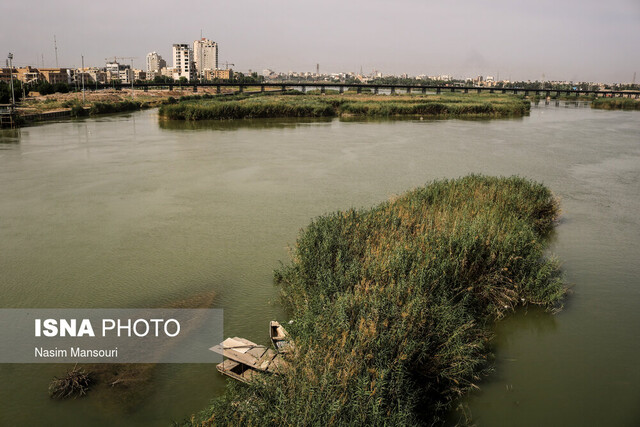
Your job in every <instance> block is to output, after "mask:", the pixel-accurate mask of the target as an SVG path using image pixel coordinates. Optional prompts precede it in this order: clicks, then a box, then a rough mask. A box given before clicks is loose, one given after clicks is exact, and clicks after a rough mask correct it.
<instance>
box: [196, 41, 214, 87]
mask: <svg viewBox="0 0 640 427" xmlns="http://www.w3.org/2000/svg"><path fill="white" fill-rule="evenodd" d="M193 54H194V58H195V59H194V62H195V64H196V70H197V72H198V76H200V77H203V76H204V72H205V70H217V69H218V43H216V42H213V41H211V40H209V39H206V38H202V39H200V40H196V41H194V42H193Z"/></svg>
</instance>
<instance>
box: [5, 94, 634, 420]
mask: <svg viewBox="0 0 640 427" xmlns="http://www.w3.org/2000/svg"><path fill="white" fill-rule="evenodd" d="M638 135H640V113H638V112H617V111H594V110H590V109H588V108H584V106H582V105H580V106H578V107H575V106H571V107H564V105H562V106H561V107H555V106H553V105H551V106H544V105H540V106H539V107H534V108H533V109H532V111H531V115H530V116H529V117H525V118H521V119H513V120H482V121H466V120H441V121H418V120H400V121H373V122H358V121H349V122H341V121H339V120H319V121H308V120H307V121H297V120H257V121H244V122H214V123H202V124H185V123H171V122H159V120H158V118H157V116H156V112H155V111H145V112H139V113H135V114H130V115H117V116H110V117H104V118H97V119H86V120H78V121H68V122H61V123H49V124H44V125H41V126H34V127H28V128H23V129H21V130H19V131H2V132H0V183H1V184H0V295H1V297H0V307H65V308H72V307H105V308H110V307H150V306H161V305H166V304H171V303H173V302H175V301H179V300H181V299H185V298H192V297H193V296H197V295H199V294H203V293H208V292H211V291H213V292H215V294H216V296H215V303H214V305H215V307H220V308H224V310H225V334H226V335H228V336H235V335H237V336H243V337H246V338H248V339H251V340H253V341H256V342H259V343H263V344H266V343H267V338H268V336H267V322H268V321H269V320H271V319H275V318H277V319H286V315H285V313H283V312H282V310H281V308H280V307H279V304H278V301H277V289H275V288H274V287H273V284H272V272H273V269H274V268H276V267H277V266H278V265H279V262H280V261H285V262H286V259H287V256H288V253H287V246H288V245H291V244H293V243H294V242H295V238H296V236H297V234H298V231H299V230H300V228H302V227H304V226H305V225H306V224H308V223H309V221H310V220H311V219H312V218H313V217H315V216H318V215H321V214H323V213H326V212H330V211H334V210H338V209H347V208H349V207H362V206H371V205H374V204H377V203H378V202H380V201H383V200H385V199H387V198H389V197H391V196H392V195H394V194H398V193H402V192H404V191H406V190H408V189H410V188H412V187H415V186H418V185H422V184H424V183H426V182H428V181H430V180H433V179H439V178H443V177H449V178H455V177H459V176H462V175H466V174H468V173H472V172H474V173H484V174H491V175H513V174H518V175H521V176H525V177H529V178H532V179H535V180H539V181H541V182H543V183H545V184H546V185H548V186H549V187H550V188H551V189H552V190H553V191H554V193H556V194H557V195H558V196H559V197H560V198H561V203H562V210H563V218H562V221H561V223H560V224H559V226H558V228H557V230H556V233H555V235H554V237H553V240H552V245H551V251H552V252H553V253H555V254H556V255H557V256H558V257H559V258H560V259H561V260H562V261H563V269H564V271H565V274H566V277H567V279H568V281H569V282H570V283H571V284H572V285H573V294H572V295H571V296H570V297H569V299H568V301H567V305H566V307H565V309H564V310H563V311H562V312H561V313H559V314H557V315H556V316H551V315H548V314H546V313H540V312H538V311H536V310H529V311H528V312H524V311H523V312H520V313H517V314H515V315H513V316H511V317H509V318H507V319H505V320H504V321H502V322H500V323H499V324H498V325H497V327H496V334H497V335H496V340H495V344H496V361H495V367H496V369H495V372H494V374H493V375H492V376H490V377H489V378H487V379H486V380H485V381H483V382H482V383H481V384H480V386H481V391H480V392H477V393H473V394H471V395H470V396H469V397H467V398H466V399H464V401H462V402H461V404H462V405H463V406H464V407H465V408H466V409H465V413H466V414H467V416H469V417H471V418H472V419H473V420H474V421H475V422H477V423H478V424H479V425H486V426H489V425H532V426H533V425H575V426H582V425H611V426H626V425H634V424H637V423H638V422H639V421H640V405H639V403H640V365H639V364H638V363H637V361H638V360H640V341H639V340H638V339H637V337H638V328H639V327H640V310H639V309H640V298H639V297H640V286H639V285H640V284H639V283H638V282H639V279H638V278H639V277H640V274H639V273H640V267H639V266H638V263H637V260H638V259H640V219H639V216H638V212H639V211H640V200H639V198H638V195H639V194H640V144H639V140H638ZM212 344H214V343H212ZM63 370H64V367H60V366H53V365H48V366H42V365H40V366H33V365H0V383H1V384H3V385H2V387H0V424H2V425H4V424H24V425H30V424H45V423H46V424H48V425H86V424H93V425H113V424H116V423H117V424H120V425H142V424H146V425H158V424H161V425H163V424H168V423H169V422H170V421H171V420H179V419H182V418H184V417H186V416H188V415H189V414H191V413H194V412H196V411H198V410H200V409H202V408H203V407H205V406H206V404H207V402H208V401H209V400H210V398H211V397H213V396H216V395H219V394H220V393H222V392H223V390H224V385H225V380H224V379H223V378H221V377H220V375H219V374H218V373H217V372H216V370H215V367H214V366H208V365H163V366H159V367H158V369H156V372H155V373H154V375H155V376H154V381H153V388H152V389H151V390H149V392H148V394H147V397H146V398H145V399H143V400H142V401H141V402H140V403H139V404H137V405H136V406H135V407H134V408H127V409H122V408H121V407H119V406H118V404H117V402H114V401H113V399H112V398H110V397H109V396H104V395H96V394H93V395H92V394H90V395H89V397H88V398H85V399H78V400H75V401H69V402H55V401H51V400H50V399H49V398H48V397H47V391H46V390H47V385H48V382H49V380H50V379H51V377H52V376H54V375H60V374H61V372H62V371H63ZM459 416H460V414H455V415H452V419H457V417H459Z"/></svg>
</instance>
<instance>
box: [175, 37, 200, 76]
mask: <svg viewBox="0 0 640 427" xmlns="http://www.w3.org/2000/svg"><path fill="white" fill-rule="evenodd" d="M173 69H174V70H173V78H174V79H175V80H178V79H179V78H180V77H186V79H187V80H191V79H194V78H196V70H195V64H194V62H193V50H191V48H190V47H189V45H188V44H174V45H173Z"/></svg>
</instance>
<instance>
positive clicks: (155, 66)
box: [147, 52, 167, 73]
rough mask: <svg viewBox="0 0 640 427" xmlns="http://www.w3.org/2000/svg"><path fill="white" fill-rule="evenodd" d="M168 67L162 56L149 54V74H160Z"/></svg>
mask: <svg viewBox="0 0 640 427" xmlns="http://www.w3.org/2000/svg"><path fill="white" fill-rule="evenodd" d="M166 66H167V61H165V60H164V59H162V56H160V55H158V53H156V52H151V53H148V54H147V73H151V72H159V71H160V70H162V68H164V67H166Z"/></svg>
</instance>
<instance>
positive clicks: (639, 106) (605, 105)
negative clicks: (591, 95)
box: [591, 98, 640, 110]
mask: <svg viewBox="0 0 640 427" xmlns="http://www.w3.org/2000/svg"><path fill="white" fill-rule="evenodd" d="M591 108H597V109H600V110H640V100H637V99H631V98H596V99H594V100H593V102H592V103H591Z"/></svg>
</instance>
